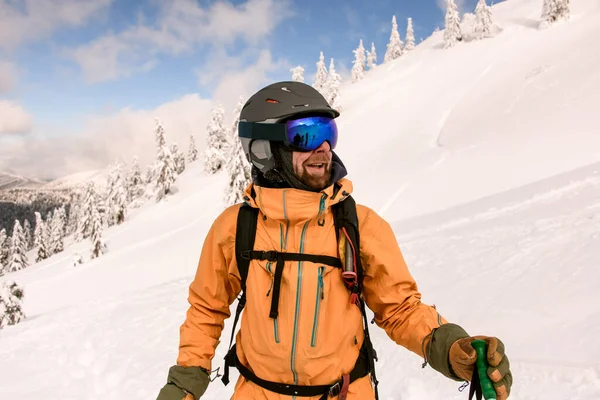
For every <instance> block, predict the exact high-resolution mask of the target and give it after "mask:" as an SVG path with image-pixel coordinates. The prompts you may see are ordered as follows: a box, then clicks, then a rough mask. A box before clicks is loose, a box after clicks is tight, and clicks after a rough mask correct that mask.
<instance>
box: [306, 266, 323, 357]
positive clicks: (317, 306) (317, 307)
mask: <svg viewBox="0 0 600 400" xmlns="http://www.w3.org/2000/svg"><path fill="white" fill-rule="evenodd" d="M324 272H325V267H319V276H318V278H317V300H316V301H315V316H314V320H313V330H312V338H311V340H310V346H311V347H315V346H316V345H317V331H318V330H319V311H320V309H321V300H323V299H324V298H325V290H324V286H325V285H324V284H323V273H324Z"/></svg>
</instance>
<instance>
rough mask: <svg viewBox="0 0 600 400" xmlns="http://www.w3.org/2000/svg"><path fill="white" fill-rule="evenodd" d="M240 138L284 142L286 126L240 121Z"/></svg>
mask: <svg viewBox="0 0 600 400" xmlns="http://www.w3.org/2000/svg"><path fill="white" fill-rule="evenodd" d="M238 132H239V133H238V134H239V136H240V137H244V138H249V139H256V140H275V141H283V140H284V139H285V137H286V134H285V124H277V123H275V124H272V123H270V124H263V123H260V122H247V121H240V122H239V124H238Z"/></svg>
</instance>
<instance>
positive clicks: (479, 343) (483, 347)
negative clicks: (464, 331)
mask: <svg viewBox="0 0 600 400" xmlns="http://www.w3.org/2000/svg"><path fill="white" fill-rule="evenodd" d="M471 346H473V348H474V349H475V351H476V352H477V372H478V375H479V383H480V384H481V391H482V393H483V398H484V399H485V400H496V390H494V385H493V384H492V380H491V379H490V378H489V377H488V375H487V368H488V361H487V342H486V341H485V340H474V341H473V342H471Z"/></svg>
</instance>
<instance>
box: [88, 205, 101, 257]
mask: <svg viewBox="0 0 600 400" xmlns="http://www.w3.org/2000/svg"><path fill="white" fill-rule="evenodd" d="M91 222H92V223H91V227H92V228H91V229H92V232H91V235H90V236H91V238H92V252H91V256H90V258H92V259H94V258H97V257H100V256H101V255H102V254H103V253H104V241H103V239H102V220H101V218H100V213H99V212H98V209H97V208H95V207H94V208H93V209H92V221H91Z"/></svg>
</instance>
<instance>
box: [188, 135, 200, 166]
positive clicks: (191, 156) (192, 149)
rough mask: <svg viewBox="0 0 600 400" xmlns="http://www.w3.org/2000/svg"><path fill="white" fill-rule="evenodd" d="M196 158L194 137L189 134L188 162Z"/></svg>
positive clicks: (196, 151)
mask: <svg viewBox="0 0 600 400" xmlns="http://www.w3.org/2000/svg"><path fill="white" fill-rule="evenodd" d="M197 159H198V148H197V147H196V139H195V138H194V135H192V134H190V144H189V146H188V163H193V162H194V161H196V160H197Z"/></svg>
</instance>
